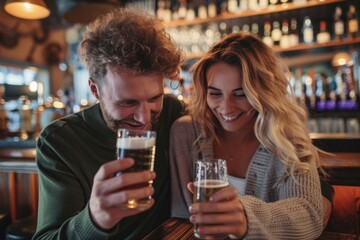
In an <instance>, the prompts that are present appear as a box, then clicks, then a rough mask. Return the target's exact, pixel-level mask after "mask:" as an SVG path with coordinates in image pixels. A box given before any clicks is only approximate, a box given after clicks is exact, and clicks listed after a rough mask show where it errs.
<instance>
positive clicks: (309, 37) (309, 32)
mask: <svg viewBox="0 0 360 240" xmlns="http://www.w3.org/2000/svg"><path fill="white" fill-rule="evenodd" d="M302 33H303V41H304V43H308V44H309V43H312V42H313V41H314V30H313V25H312V23H311V19H310V17H309V16H305V18H304V24H303V29H302Z"/></svg>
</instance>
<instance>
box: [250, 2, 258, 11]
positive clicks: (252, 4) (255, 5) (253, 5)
mask: <svg viewBox="0 0 360 240" xmlns="http://www.w3.org/2000/svg"><path fill="white" fill-rule="evenodd" d="M248 4H249V10H259V4H258V1H257V0H249V3H248Z"/></svg>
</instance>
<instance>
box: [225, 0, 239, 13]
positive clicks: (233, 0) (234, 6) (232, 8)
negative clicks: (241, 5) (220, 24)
mask: <svg viewBox="0 0 360 240" xmlns="http://www.w3.org/2000/svg"><path fill="white" fill-rule="evenodd" d="M227 7H228V11H229V12H230V13H236V12H237V11H238V2H237V0H228V4H227Z"/></svg>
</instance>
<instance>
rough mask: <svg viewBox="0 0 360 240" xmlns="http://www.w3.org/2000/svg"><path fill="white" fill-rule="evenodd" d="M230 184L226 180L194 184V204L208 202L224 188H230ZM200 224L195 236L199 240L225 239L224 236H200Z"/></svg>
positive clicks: (212, 180) (195, 229)
mask: <svg viewBox="0 0 360 240" xmlns="http://www.w3.org/2000/svg"><path fill="white" fill-rule="evenodd" d="M228 185H229V182H227V181H224V180H217V179H210V180H200V181H196V182H194V195H193V202H194V203H197V202H208V201H209V199H210V197H211V196H212V195H214V194H215V193H216V192H217V191H220V190H221V189H223V188H226V187H228ZM198 227H199V225H198V224H195V226H194V235H195V237H197V238H199V239H224V238H226V236H224V235H206V236H204V235H200V234H199V232H198Z"/></svg>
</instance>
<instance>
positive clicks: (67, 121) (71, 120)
mask: <svg viewBox="0 0 360 240" xmlns="http://www.w3.org/2000/svg"><path fill="white" fill-rule="evenodd" d="M81 121H82V120H81V117H80V114H79V113H73V114H71V115H68V116H66V117H63V118H59V119H57V120H55V121H53V122H52V123H50V124H49V125H47V126H46V127H44V128H43V130H42V132H41V136H43V137H45V136H48V135H49V134H51V133H53V132H57V131H61V132H63V131H66V130H65V129H66V128H67V127H68V126H71V125H72V124H77V123H79V122H81Z"/></svg>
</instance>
